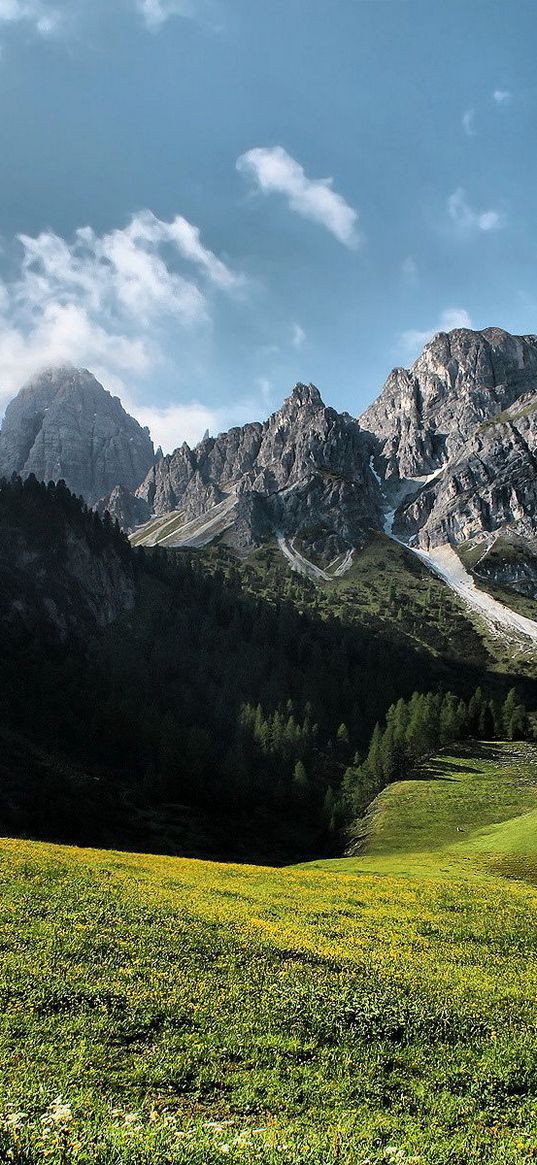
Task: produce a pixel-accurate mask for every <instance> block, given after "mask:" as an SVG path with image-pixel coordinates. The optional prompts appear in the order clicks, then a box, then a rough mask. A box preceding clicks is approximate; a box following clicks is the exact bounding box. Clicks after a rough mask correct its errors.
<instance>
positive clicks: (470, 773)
mask: <svg viewBox="0 0 537 1165" xmlns="http://www.w3.org/2000/svg"><path fill="white" fill-rule="evenodd" d="M536 798H537V764H536V760H535V756H534V752H533V750H532V749H531V747H530V746H524V751H521V747H520V746H519V748H518V751H517V748H516V747H515V746H504V747H503V749H502V748H499V747H497V746H495V749H494V755H493V753H492V750H489V753H487V752H486V750H485V751H484V752H483V755H482V756H480V757H477V758H474V759H471V758H470V759H469V758H468V757H466V758H462V759H461V758H459V759H457V758H443V759H442V760H441V762H440V767H439V769H438V771H437V772H433V771H431V772H430V773H429V774H424V779H423V780H422V781H413V782H404V783H403V784H400V785H394V786H391V788H390V789H388V790H386V791H385V792H384V793H383V794H381V797H380V798H379V801H378V803H377V804H376V806H374V808H373V811H372V813H371V815H370V819H369V824H368V830H369V834H368V836H367V837H366V838H365V840H364V842H363V847H362V853H361V856H358V857H356V858H347V859H342V860H340V861H338V860H335V861H328V862H325V863H319V864H317V865H315V864H312V865H307V866H303V867H295V868H285V869H270V868H264V867H254V866H239V865H229V864H226V865H224V864H218V863H209V862H202V861H194V860H187V859H181V858H167V857H153V856H150V855H140V854H127V853H119V852H111V851H98V850H83V849H75V848H68V847H61V846H54V845H48V844H44V843H36V842H31V841H20V840H9V839H3V840H1V841H0V886H1V893H0V949H1V966H0V998H1V1004H2V1006H1V1020H0V1082H1V1103H0V1160H1V1161H2V1162H3V1161H6V1162H7V1161H11V1162H17V1163H20V1165H22V1163H29V1165H30V1163H31V1165H34V1163H37V1162H42V1161H47V1162H51V1163H52V1165H59V1163H62V1165H64V1163H67V1162H69V1163H70V1162H73V1163H74V1162H76V1163H80V1165H82V1163H87V1165H90V1163H91V1165H97V1163H99V1165H101V1163H102V1165H119V1163H125V1165H135V1163H136V1165H146V1163H147V1165H149V1163H150V1162H151V1165H187V1163H188V1165H212V1163H213V1162H222V1161H225V1160H226V1161H229V1162H241V1163H244V1165H250V1163H251V1162H259V1163H260V1165H265V1163H266V1165H269V1163H270V1165H273V1163H276V1162H278V1163H281V1165H298V1162H309V1163H311V1165H336V1163H345V1165H351V1163H352V1165H366V1163H367V1162H368V1163H370V1165H381V1163H384V1165H412V1163H414V1165H418V1163H420V1165H448V1163H449V1165H467V1163H468V1162H476V1163H477V1162H479V1163H481V1162H483V1163H485V1165H500V1163H501V1165H504V1163H505V1165H507V1163H509V1165H511V1163H513V1165H514V1163H515V1162H516V1163H518V1162H525V1161H531V1160H537V888H536V887H535V886H534V885H533V883H532V879H535V880H537V872H536V866H535V860H536V853H537V827H534V813H535V814H537V800H536ZM413 806H414V818H413V812H412V807H413ZM535 820H536V821H537V817H536V818H535ZM413 825H414V832H413ZM534 839H535V840H534ZM532 847H533V849H532ZM533 851H535V852H533ZM526 879H529V880H526Z"/></svg>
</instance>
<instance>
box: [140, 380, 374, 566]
mask: <svg viewBox="0 0 537 1165" xmlns="http://www.w3.org/2000/svg"><path fill="white" fill-rule="evenodd" d="M369 458H370V452H369V442H368V440H367V439H366V438H364V435H363V434H362V432H361V431H360V427H359V425H358V424H357V422H356V421H355V420H353V418H352V417H350V416H349V415H348V414H345V413H343V414H341V413H338V412H336V410H335V409H331V408H327V406H326V405H325V404H324V403H323V401H322V398H321V395H320V393H319V390H318V389H317V388H316V387H315V386H314V385H312V384H309V385H305V384H297V385H296V386H295V388H294V389H293V391H292V393H291V395H290V396H289V397H288V398H287V399H286V400H285V401H284V403H283V405H282V407H281V408H280V409H278V411H277V412H275V413H273V414H272V416H271V417H269V418H268V420H267V421H265V422H264V423H263V424H261V423H260V422H254V423H253V424H249V425H243V426H242V427H241V428H234V429H230V430H229V431H228V432H227V433H221V434H220V435H219V436H218V437H208V438H206V439H205V440H203V441H202V442H201V443H200V444H199V445H197V446H196V448H195V449H190V448H189V446H188V445H186V444H184V445H182V446H181V448H180V449H176V451H175V452H174V453H172V454H170V455H168V456H167V457H163V458H162V459H161V460H160V461H158V462H157V463H156V464H155V465H153V466H152V468H151V469H150V471H149V473H148V474H147V477H146V478H145V481H144V482H143V483H142V485H141V486H140V487H139V489H138V490H137V491H136V496H137V498H138V499H141V500H143V501H145V502H146V504H147V508H148V514H149V513H152V514H153V515H156V516H157V517H161V516H163V515H167V514H170V513H174V514H176V515H177V520H176V521H175V523H174V525H173V528H170V530H169V531H168V534H167V535H166V541H165V544H166V545H171V546H173V545H202V544H203V541H208V540H209V539H210V537H213V536H214V535H215V534H216V533H222V532H224V530H225V531H226V532H227V535H226V536H227V538H228V540H229V541H231V543H232V544H234V545H236V546H238V547H239V548H241V549H247V548H248V547H249V546H253V545H255V544H256V543H257V542H259V541H260V540H261V539H262V537H263V536H264V535H265V534H266V533H267V532H269V531H270V532H272V533H274V532H280V533H281V534H283V535H285V536H289V537H298V538H299V539H300V541H301V544H302V546H303V547H304V549H305V550H306V551H307V552H309V553H312V554H315V555H318V556H320V557H321V558H324V557H327V556H330V555H331V556H332V557H333V556H334V555H337V554H340V553H342V552H343V551H345V550H348V549H349V548H350V547H352V546H359V545H362V544H363V543H364V541H366V540H367V538H368V537H369V533H370V530H371V527H372V526H373V527H374V526H378V524H379V522H380V521H381V517H382V498H381V494H380V490H379V486H378V482H377V479H376V478H375V475H374V474H373V473H372V471H371V469H370V466H369ZM202 517H203V518H204V521H203V523H201V525H200V523H199V521H198V520H199V519H200V518H202ZM213 522H214V523H215V525H214V527H213V525H212V523H213ZM160 533H161V531H160V530H159V532H158V535H159V536H158V538H157V540H158V541H161V540H162V539H161V538H160Z"/></svg>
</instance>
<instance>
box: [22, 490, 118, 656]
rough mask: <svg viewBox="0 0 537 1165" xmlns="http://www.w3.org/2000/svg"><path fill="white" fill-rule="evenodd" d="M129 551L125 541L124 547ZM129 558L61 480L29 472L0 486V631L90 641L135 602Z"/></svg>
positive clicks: (29, 638)
mask: <svg viewBox="0 0 537 1165" xmlns="http://www.w3.org/2000/svg"><path fill="white" fill-rule="evenodd" d="M127 550H128V547H127ZM134 600H135V582H134V577H133V573H132V565H131V563H130V561H129V556H128V554H126V553H125V546H124V544H123V542H122V538H121V536H120V535H118V534H116V533H115V532H114V531H113V530H112V529H109V528H108V529H107V528H106V527H105V528H104V529H103V527H100V528H99V529H96V527H95V522H94V515H93V514H91V513H90V512H87V511H85V510H84V509H83V507H82V505H81V503H80V502H78V501H77V499H73V498H71V495H70V494H69V493H68V491H67V490H66V489H65V488H64V487H63V486H61V485H60V486H57V487H53V488H52V489H51V487H50V486H49V487H48V488H46V487H45V486H44V485H43V484H38V483H37V482H36V481H35V480H34V479H33V478H31V477H30V478H28V479H27V480H26V481H25V482H24V483H22V482H21V481H20V479H18V478H16V479H13V482H10V483H9V484H8V483H6V482H4V483H3V484H2V486H1V487H0V630H1V632H2V635H4V636H6V635H7V636H8V638H11V637H14V638H15V639H17V640H20V638H21V637H22V638H23V640H24V641H25V642H27V643H32V642H33V641H34V639H35V637H36V636H37V638H38V639H39V638H41V637H44V639H45V640H46V641H50V642H54V641H57V640H60V641H62V640H66V639H67V638H68V637H69V636H70V635H74V636H75V637H76V638H77V639H80V640H83V641H84V642H85V643H87V642H88V639H89V637H91V636H92V635H93V634H94V633H95V632H96V631H97V630H98V628H103V627H106V626H107V625H108V624H109V623H112V622H114V620H115V619H117V618H118V616H119V615H121V614H122V613H123V612H124V611H127V610H129V609H131V608H132V607H133V606H134Z"/></svg>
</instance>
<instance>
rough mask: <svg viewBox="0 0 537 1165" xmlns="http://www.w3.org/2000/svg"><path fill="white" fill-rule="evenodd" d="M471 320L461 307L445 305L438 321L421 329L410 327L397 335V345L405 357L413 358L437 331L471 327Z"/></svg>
mask: <svg viewBox="0 0 537 1165" xmlns="http://www.w3.org/2000/svg"><path fill="white" fill-rule="evenodd" d="M471 327H472V320H471V318H470V316H469V314H468V312H467V311H466V309H465V308H463V307H447V308H445V310H444V311H443V312H442V313H441V315H440V319H439V320H438V323H437V324H436V325H435V326H434V327H432V328H426V329H424V330H423V331H422V330H420V329H417V328H410V329H409V330H408V331H406V332H403V333H402V334H401V336H400V337H399V347H400V349H401V350H402V351H403V352H404V353H405V356H406V357H407V359H410V358H414V357H415V356H417V355H418V353H419V352H421V349H422V348H423V347H424V346H425V344H428V342H429V340H432V338H433V336H436V335H437V334H438V332H451V331H452V329H453V328H471Z"/></svg>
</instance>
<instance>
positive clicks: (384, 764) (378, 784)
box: [342, 687, 533, 817]
mask: <svg viewBox="0 0 537 1165" xmlns="http://www.w3.org/2000/svg"><path fill="white" fill-rule="evenodd" d="M529 736H531V737H532V738H533V730H532V729H531V728H530V723H529V720H528V713H527V709H526V706H525V704H524V703H523V702H522V700H521V699H520V698H519V696H518V694H517V691H516V689H515V688H511V689H510V690H509V692H508V693H507V695H506V697H505V699H504V701H503V702H500V701H499V700H497V699H494V698H491V697H490V696H488V695H487V694H486V693H485V692H484V691H483V690H482V688H481V687H478V688H477V689H476V691H475V692H474V693H473V695H472V696H471V697H470V699H469V700H468V701H466V700H464V699H462V698H460V697H458V696H456V695H454V693H453V692H446V693H444V694H442V693H439V692H427V693H421V692H414V693H413V695H412V697H411V699H410V700H403V699H399V700H397V702H396V703H395V704H392V705H391V706H390V707H389V708H388V711H387V713H386V720H385V724H384V727H383V728H381V726H380V724H379V723H377V724H376V725H375V728H374V730H373V734H372V737H371V741H370V744H369V749H368V752H367V756H366V758H365V760H364V761H363V763H362V764H361V765H358V766H356V767H355V766H350V767H349V768H347V770H346V772H345V776H344V778H343V783H342V801H343V812H344V813H346V814H347V815H349V816H351V817H356V816H357V815H358V814H360V813H361V812H363V810H364V809H365V808H366V806H367V804H368V803H369V801H370V800H371V799H372V797H374V796H375V795H376V794H377V793H378V792H380V791H381V789H383V788H384V787H385V785H387V784H389V782H390V781H393V780H400V779H402V778H404V777H406V776H408V775H409V773H411V772H412V769H413V767H414V766H415V765H416V764H417V763H418V762H419V761H421V760H423V759H424V758H425V757H427V756H431V755H432V754H434V753H435V752H438V750H439V749H441V748H445V747H446V745H449V744H453V743H454V742H455V741H461V740H468V739H473V740H494V739H497V740H500V739H501V740H524V739H527V738H528V737H529Z"/></svg>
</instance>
